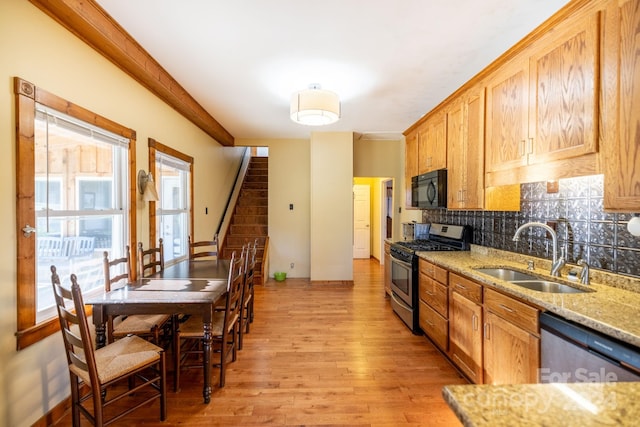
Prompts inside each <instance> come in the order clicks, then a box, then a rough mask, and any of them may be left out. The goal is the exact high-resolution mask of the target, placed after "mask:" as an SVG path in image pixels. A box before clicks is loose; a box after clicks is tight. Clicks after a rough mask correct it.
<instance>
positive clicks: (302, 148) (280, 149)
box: [236, 139, 311, 277]
mask: <svg viewBox="0 0 640 427" xmlns="http://www.w3.org/2000/svg"><path fill="white" fill-rule="evenodd" d="M236 144H238V145H247V146H254V147H268V148H269V272H268V275H269V276H270V277H273V273H275V272H276V271H284V272H286V273H287V277H310V276H309V274H310V264H311V258H310V255H309V238H310V237H309V233H310V228H309V227H310V221H309V218H310V207H311V202H310V193H309V186H310V183H309V178H310V176H309V163H310V155H311V154H310V151H309V150H310V145H309V140H308V139H284V140H268V139H259V140H249V139H246V140H237V141H236ZM289 204H293V210H290V209H289ZM291 263H293V268H291Z"/></svg>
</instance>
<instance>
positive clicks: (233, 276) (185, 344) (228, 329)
mask: <svg viewBox="0 0 640 427" xmlns="http://www.w3.org/2000/svg"><path fill="white" fill-rule="evenodd" d="M245 251H246V250H245V249H244V248H243V251H242V254H241V255H240V257H238V256H237V255H236V253H235V252H233V254H232V255H231V264H230V267H229V277H228V279H227V293H226V297H225V310H224V311H214V312H213V320H212V321H211V335H212V337H213V342H212V351H213V352H214V353H217V354H219V359H218V360H217V362H214V363H213V366H215V367H219V368H220V382H219V384H220V387H221V388H222V387H224V384H225V373H226V368H227V363H228V362H229V357H230V356H231V361H232V362H233V361H235V360H236V359H237V350H238V347H237V342H238V331H239V325H240V313H241V307H242V285H243V283H244V273H243V266H244V256H245ZM175 339H176V344H175V345H174V348H175V349H176V354H175V360H174V362H175V369H174V370H175V375H174V381H175V384H174V387H175V390H176V391H178V390H179V389H180V370H181V369H182V368H185V369H187V368H202V360H203V359H202V351H203V346H202V342H203V340H204V330H203V325H202V320H201V319H200V318H198V317H190V318H189V319H187V320H186V321H185V322H184V323H181V324H179V326H178V328H177V331H175ZM194 359H195V360H194Z"/></svg>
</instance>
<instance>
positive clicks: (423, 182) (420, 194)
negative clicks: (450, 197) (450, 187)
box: [411, 169, 447, 209]
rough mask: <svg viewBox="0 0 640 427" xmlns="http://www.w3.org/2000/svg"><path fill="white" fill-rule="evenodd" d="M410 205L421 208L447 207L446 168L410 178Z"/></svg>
mask: <svg viewBox="0 0 640 427" xmlns="http://www.w3.org/2000/svg"><path fill="white" fill-rule="evenodd" d="M411 206H412V207H414V208H421V209H436V208H446V207H447V170H446V169H440V170H437V171H432V172H427V173H424V174H422V175H418V176H414V177H412V178H411Z"/></svg>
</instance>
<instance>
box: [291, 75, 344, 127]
mask: <svg viewBox="0 0 640 427" xmlns="http://www.w3.org/2000/svg"><path fill="white" fill-rule="evenodd" d="M290 113H291V120H293V121H294V122H296V123H300V124H302V125H307V126H322V125H329V124H331V123H335V122H337V121H338V119H339V118H340V98H338V95H337V94H336V93H334V92H331V91H328V90H323V89H322V88H321V87H320V85H319V84H311V85H309V89H306V90H301V91H299V92H296V93H294V94H293V95H292V96H291V111H290Z"/></svg>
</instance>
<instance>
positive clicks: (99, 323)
mask: <svg viewBox="0 0 640 427" xmlns="http://www.w3.org/2000/svg"><path fill="white" fill-rule="evenodd" d="M223 261H224V260H220V262H217V261H216V260H213V261H187V262H183V263H178V264H175V265H174V266H175V267H176V268H172V267H174V266H170V267H168V268H166V269H165V270H164V272H162V273H158V274H155V275H153V276H150V277H144V278H139V279H138V280H136V281H132V282H130V283H127V284H126V285H124V286H123V287H121V288H118V289H114V290H111V291H109V292H104V293H103V294H101V295H96V296H94V297H89V298H87V299H86V300H85V304H87V305H92V306H93V324H94V326H95V328H96V344H97V347H98V348H100V347H103V346H105V345H106V322H107V319H109V317H110V316H119V315H135V314H169V315H178V314H187V315H192V316H201V317H202V325H203V326H202V327H203V333H204V343H203V346H204V348H203V350H204V356H203V357H204V360H203V367H204V371H203V374H204V386H203V391H202V395H203V398H204V402H205V403H209V402H210V401H211V392H212V388H211V345H212V335H211V322H212V319H213V311H214V307H215V306H217V305H219V304H221V303H222V301H223V298H224V297H225V296H226V292H227V283H228V278H227V276H228V271H229V262H228V261H226V263H225V262H223ZM225 264H226V272H225V267H224V265H225ZM207 271H208V272H207ZM165 274H166V275H165Z"/></svg>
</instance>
